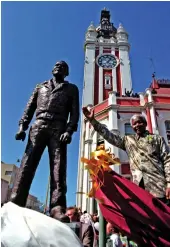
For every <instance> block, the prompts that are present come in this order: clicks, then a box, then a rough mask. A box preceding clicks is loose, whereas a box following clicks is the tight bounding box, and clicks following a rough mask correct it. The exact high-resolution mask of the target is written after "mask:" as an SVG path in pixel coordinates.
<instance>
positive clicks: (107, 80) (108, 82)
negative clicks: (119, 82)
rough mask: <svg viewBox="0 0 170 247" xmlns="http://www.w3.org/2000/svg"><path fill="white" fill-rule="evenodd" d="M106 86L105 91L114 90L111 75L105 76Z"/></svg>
mask: <svg viewBox="0 0 170 247" xmlns="http://www.w3.org/2000/svg"><path fill="white" fill-rule="evenodd" d="M104 86H105V89H111V88H112V84H111V75H108V74H106V75H105V76H104Z"/></svg>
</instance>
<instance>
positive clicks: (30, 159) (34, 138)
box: [11, 61, 79, 209]
mask: <svg viewBox="0 0 170 247" xmlns="http://www.w3.org/2000/svg"><path fill="white" fill-rule="evenodd" d="M52 74H53V78H52V79H51V80H49V81H45V82H44V83H41V84H39V85H37V86H36V88H35V90H34V91H33V94H32V96H31V98H30V100H29V101H28V103H27V106H26V109H25V111H24V114H23V116H22V118H21V120H20V122H19V131H18V133H17V134H16V140H24V139H25V136H26V134H25V131H26V130H27V129H28V126H29V123H30V122H31V120H32V118H33V115H34V113H35V111H36V120H35V122H34V123H33V125H32V126H31V128H30V131H29V137H28V143H27V146H26V150H25V153H24V156H23V159H22V161H21V167H20V171H19V174H18V178H17V182H16V184H15V185H14V189H13V193H12V195H11V199H12V201H13V202H14V203H16V204H18V205H19V206H23V207H24V206H25V205H26V201H27V197H28V193H29V189H30V186H31V183H32V180H33V178H34V175H35V171H36V169H37V166H38V163H39V161H40V158H41V155H42V153H43V151H44V149H45V148H46V146H47V147H48V152H49V158H50V177H51V186H50V187H51V192H50V209H51V208H53V207H55V206H61V207H63V208H66V191H67V186H66V168H67V167H66V165H67V144H69V143H70V142H71V137H72V134H73V132H74V131H76V130H77V125H78V120H79V92H78V88H77V86H76V85H74V84H71V83H68V82H67V81H65V80H64V78H65V77H66V76H68V74H69V68H68V65H67V64H66V62H64V61H60V62H57V63H56V64H55V66H54V68H53V71H52ZM40 186H41V185H40Z"/></svg>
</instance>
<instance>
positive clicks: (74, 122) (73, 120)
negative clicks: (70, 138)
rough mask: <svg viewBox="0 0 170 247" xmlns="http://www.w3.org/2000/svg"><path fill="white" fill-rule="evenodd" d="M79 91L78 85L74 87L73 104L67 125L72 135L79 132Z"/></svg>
mask: <svg viewBox="0 0 170 247" xmlns="http://www.w3.org/2000/svg"><path fill="white" fill-rule="evenodd" d="M79 107H80V106H79V90H78V87H77V86H76V85H74V87H73V90H72V102H71V105H70V118H69V122H68V124H67V130H66V131H67V132H69V133H70V134H71V135H72V134H73V132H75V131H77V128H78V121H79V114H80V113H79Z"/></svg>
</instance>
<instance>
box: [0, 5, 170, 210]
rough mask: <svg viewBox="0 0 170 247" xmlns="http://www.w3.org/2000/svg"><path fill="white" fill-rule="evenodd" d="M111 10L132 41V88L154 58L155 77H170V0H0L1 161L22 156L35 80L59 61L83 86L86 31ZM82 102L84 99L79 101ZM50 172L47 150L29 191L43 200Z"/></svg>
mask: <svg viewBox="0 0 170 247" xmlns="http://www.w3.org/2000/svg"><path fill="white" fill-rule="evenodd" d="M104 7H106V8H107V9H109V10H110V11H111V15H112V22H113V23H114V24H115V26H116V27H117V26H118V24H119V22H121V23H122V24H123V25H124V27H125V29H126V30H127V32H128V33H129V42H130V44H131V51H130V58H131V64H132V78H133V89H134V91H136V92H139V91H143V90H144V89H145V88H146V87H148V86H149V84H150V81H151V75H152V72H153V68H152V67H151V62H150V61H149V57H150V56H152V58H153V59H154V65H155V69H156V75H157V77H163V78H170V63H169V57H170V32H169V23H170V15H169V13H170V2H2V9H1V10H2V29H1V30H2V36H1V37H2V39H1V41H2V67H1V71H2V86H1V90H2V101H1V102H2V113H1V114H2V130H1V131H2V151H1V153H2V158H1V159H2V161H4V162H6V163H11V164H13V163H16V160H17V159H18V158H20V159H21V158H22V155H23V152H24V149H25V145H26V141H25V142H24V143H23V142H19V141H15V138H14V136H15V133H16V131H17V129H18V121H19V119H20V117H21V115H22V113H23V110H24V108H25V105H26V103H27V101H28V99H29V97H30V95H31V93H32V90H33V89H34V87H35V85H36V84H37V83H40V82H43V81H44V80H47V79H49V78H51V70H52V67H53V65H54V64H55V62H56V61H58V60H65V61H66V62H68V64H69V66H70V75H69V77H68V80H69V81H70V82H72V83H75V84H76V85H77V86H78V87H79V90H80V99H81V95H82V85H83V66H84V50H83V43H84V36H85V32H86V30H87V28H88V26H89V24H90V22H91V21H94V24H96V25H97V24H98V23H99V19H100V11H101V10H102V9H103V8H104ZM80 102H81V101H80ZM78 149H79V131H78V132H77V133H75V134H74V137H73V141H72V144H71V145H69V147H68V172H67V174H68V179H67V181H68V193H67V202H68V205H69V206H70V205H74V204H75V192H76V183H77V163H78ZM48 174H49V161H48V153H47V151H45V153H44V155H43V157H42V159H41V162H40V165H39V167H38V170H37V172H36V176H35V179H34V182H33V184H32V187H31V191H30V192H31V193H32V194H34V195H36V196H38V198H39V199H40V200H41V201H44V200H45V194H46V188H47V181H48Z"/></svg>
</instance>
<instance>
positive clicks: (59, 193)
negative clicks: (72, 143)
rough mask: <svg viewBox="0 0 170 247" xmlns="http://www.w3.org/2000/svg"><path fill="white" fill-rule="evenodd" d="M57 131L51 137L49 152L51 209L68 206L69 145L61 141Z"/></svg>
mask: <svg viewBox="0 0 170 247" xmlns="http://www.w3.org/2000/svg"><path fill="white" fill-rule="evenodd" d="M57 135H58V134H57V133H55V134H54V135H53V136H51V138H50V139H49V143H48V152H49V158H50V175H51V186H50V187H51V190H50V210H51V209H52V208H53V207H55V206H61V207H63V208H66V192H67V185H66V169H67V145H66V144H62V143H61V142H59V136H57Z"/></svg>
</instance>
